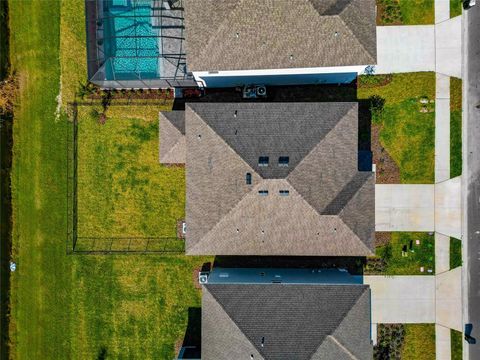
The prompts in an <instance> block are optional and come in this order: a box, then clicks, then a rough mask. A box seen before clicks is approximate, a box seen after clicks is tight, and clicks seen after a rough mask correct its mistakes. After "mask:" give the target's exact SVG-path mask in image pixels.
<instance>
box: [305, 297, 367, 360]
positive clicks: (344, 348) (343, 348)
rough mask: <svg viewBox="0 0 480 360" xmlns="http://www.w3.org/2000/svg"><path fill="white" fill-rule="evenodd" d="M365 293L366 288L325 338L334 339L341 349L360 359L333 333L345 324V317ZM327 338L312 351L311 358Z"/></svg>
mask: <svg viewBox="0 0 480 360" xmlns="http://www.w3.org/2000/svg"><path fill="white" fill-rule="evenodd" d="M363 294H365V290H364V291H363V292H362V294H361V295H360V296H359V297H358V299H357V300H356V301H355V303H354V304H353V306H352V307H351V308H350V309H349V310H348V311H347V312H346V313H345V314H344V315H343V317H342V321H340V322H339V323H338V324H337V326H336V327H335V329H333V331H332V333H331V334H328V335H327V336H326V337H325V339H327V338H328V339H332V341H333V342H334V343H335V344H336V345H337V346H338V347H340V349H342V350H343V351H344V352H345V353H346V354H347V355H348V356H350V357H351V359H352V360H358V358H357V357H356V356H355V355H353V354H352V353H351V352H350V351H349V350H348V349H347V348H346V347H345V346H344V345H343V344H342V343H341V342H340V341H339V340H338V339H337V338H336V337H335V336H333V335H332V334H334V333H335V331H337V329H338V328H339V327H340V325H341V324H343V322H344V321H345V317H347V315H348V314H350V312H351V311H352V310H353V308H354V307H355V305H357V303H358V301H359V300H360V298H361V297H362V296H363ZM325 339H324V340H323V341H322V342H321V343H320V344H319V345H318V346H317V348H316V349H315V350H314V351H313V352H312V354H311V356H310V359H311V357H312V356H313V355H314V354H315V353H316V352H317V350H318V349H319V348H320V346H322V344H323V343H324V342H325Z"/></svg>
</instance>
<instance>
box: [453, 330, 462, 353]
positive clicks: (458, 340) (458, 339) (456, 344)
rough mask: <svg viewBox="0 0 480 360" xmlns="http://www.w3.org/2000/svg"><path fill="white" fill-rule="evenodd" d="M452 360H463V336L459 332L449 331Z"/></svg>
mask: <svg viewBox="0 0 480 360" xmlns="http://www.w3.org/2000/svg"><path fill="white" fill-rule="evenodd" d="M450 340H451V345H452V347H451V349H452V360H462V359H463V336H462V333H461V332H460V331H456V330H453V329H450Z"/></svg>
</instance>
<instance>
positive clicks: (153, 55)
mask: <svg viewBox="0 0 480 360" xmlns="http://www.w3.org/2000/svg"><path fill="white" fill-rule="evenodd" d="M103 4H104V7H103V11H104V18H103V19H104V23H103V29H104V36H103V48H104V52H105V58H107V59H108V63H107V64H106V65H107V66H106V72H105V75H106V77H107V79H108V80H114V79H117V80H121V79H135V78H146V79H149V78H150V79H151V78H158V77H159V76H160V69H159V64H160V62H159V58H160V57H161V55H162V54H161V51H160V48H159V44H161V42H159V38H160V30H159V29H158V28H155V27H154V26H153V24H152V22H153V20H152V19H153V17H154V16H153V12H154V11H155V8H154V2H153V1H152V0H104V2H103ZM160 46H161V45H160Z"/></svg>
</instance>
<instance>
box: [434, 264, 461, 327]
mask: <svg viewBox="0 0 480 360" xmlns="http://www.w3.org/2000/svg"><path fill="white" fill-rule="evenodd" d="M435 282H436V284H435V298H436V302H435V304H436V305H435V319H436V321H435V322H436V323H437V324H439V325H442V326H445V327H447V328H450V329H455V330H458V331H462V330H463V325H462V323H463V320H462V267H457V268H455V269H453V270H451V271H447V272H444V273H441V274H438V275H436V276H435Z"/></svg>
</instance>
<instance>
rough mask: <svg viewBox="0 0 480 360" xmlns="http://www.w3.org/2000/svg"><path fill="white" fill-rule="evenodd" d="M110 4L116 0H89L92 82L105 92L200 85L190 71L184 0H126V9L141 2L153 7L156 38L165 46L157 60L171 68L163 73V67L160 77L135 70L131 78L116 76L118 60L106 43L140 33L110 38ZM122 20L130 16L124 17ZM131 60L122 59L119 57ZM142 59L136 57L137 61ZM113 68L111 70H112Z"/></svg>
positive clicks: (151, 16) (87, 25)
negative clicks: (106, 6) (108, 50)
mask: <svg viewBox="0 0 480 360" xmlns="http://www.w3.org/2000/svg"><path fill="white" fill-rule="evenodd" d="M108 3H110V4H111V3H112V0H85V18H86V31H87V68H88V79H89V81H90V82H92V83H93V84H95V85H98V86H99V87H101V88H102V89H146V88H147V89H161V88H171V87H193V86H196V85H197V84H196V82H195V80H194V78H193V75H192V74H191V73H188V71H187V69H186V54H185V50H184V40H185V38H184V28H185V27H184V23H183V20H184V19H183V1H182V0H125V6H127V4H130V5H131V4H133V5H138V4H139V3H141V4H143V6H145V5H146V4H148V3H149V4H150V7H151V12H150V17H149V19H150V21H151V22H154V23H155V25H156V26H155V27H156V29H158V30H157V31H158V35H154V36H153V37H154V38H155V39H156V41H157V44H159V45H158V46H159V48H160V47H161V49H159V54H158V56H156V57H155V58H156V59H157V61H158V62H162V64H165V65H166V66H165V68H168V71H166V72H164V73H162V72H163V71H164V69H163V67H162V69H161V70H159V71H160V74H157V76H151V74H147V75H146V76H145V75H142V74H141V73H140V72H136V71H134V72H131V73H130V75H131V78H130V77H127V78H126V77H124V76H123V77H116V76H115V74H116V71H115V62H114V59H115V58H114V57H113V56H111V55H109V54H107V53H106V52H105V41H111V40H112V39H114V40H117V39H119V40H122V39H128V38H131V37H137V35H136V33H135V34H134V35H133V36H131V35H117V34H110V35H111V36H108V37H106V31H105V27H104V26H105V23H106V21H109V20H111V18H114V17H115V15H110V14H109V13H108V12H107V11H105V5H106V4H108ZM110 6H111V5H110ZM122 17H128V16H123V15H122ZM132 17H135V15H133V16H132ZM142 17H144V16H142ZM140 37H146V36H143V35H140V36H138V38H140ZM147 37H149V36H147ZM172 48H173V49H172ZM141 50H142V49H139V48H136V49H135V52H136V53H138V52H139V51H141ZM165 50H166V52H165V53H164V51H165ZM128 57H129V56H119V57H118V58H128ZM141 57H142V56H133V58H141ZM146 58H152V56H146ZM109 68H110V69H111V71H108V69H109ZM107 73H111V75H112V77H111V78H110V77H109V76H107Z"/></svg>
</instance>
